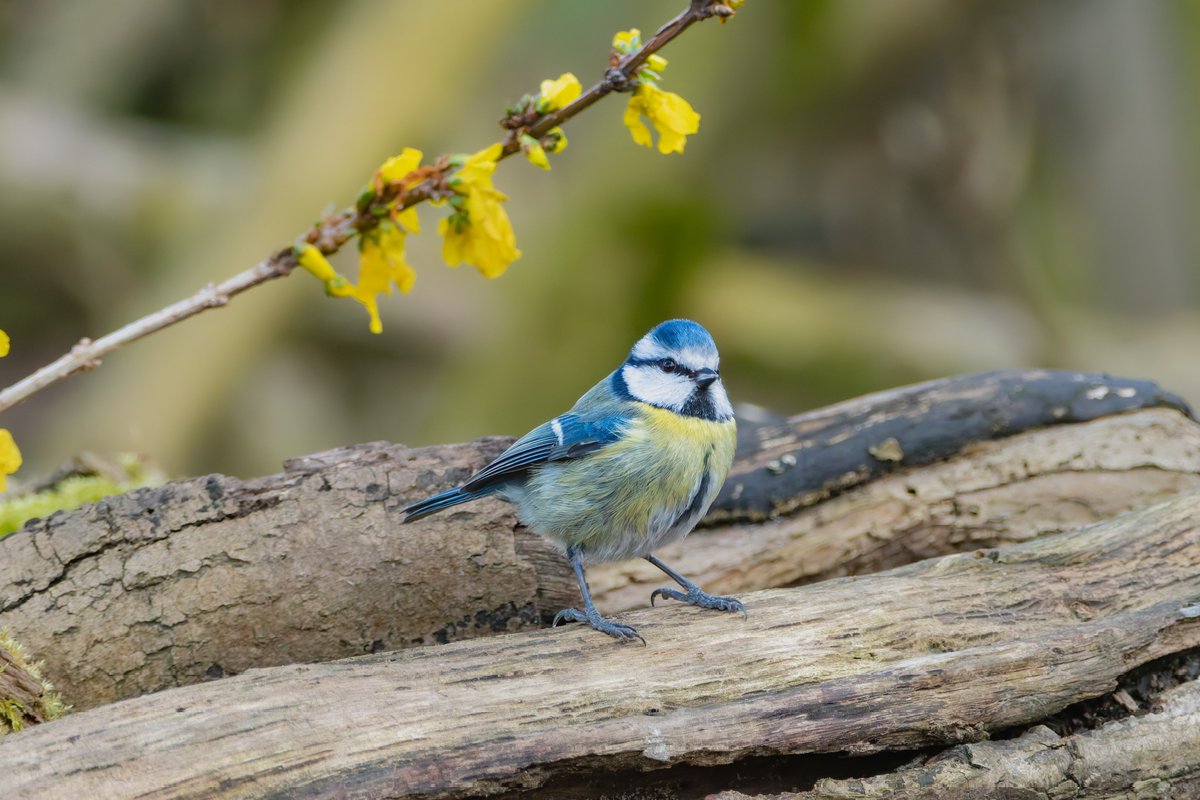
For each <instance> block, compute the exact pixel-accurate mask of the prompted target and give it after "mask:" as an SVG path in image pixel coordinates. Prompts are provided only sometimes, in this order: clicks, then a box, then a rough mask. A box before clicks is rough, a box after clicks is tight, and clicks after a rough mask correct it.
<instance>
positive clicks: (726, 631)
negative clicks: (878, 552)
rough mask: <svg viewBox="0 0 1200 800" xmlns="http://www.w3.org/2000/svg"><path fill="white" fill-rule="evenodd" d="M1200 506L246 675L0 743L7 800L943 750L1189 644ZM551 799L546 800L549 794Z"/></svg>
mask: <svg viewBox="0 0 1200 800" xmlns="http://www.w3.org/2000/svg"><path fill="white" fill-rule="evenodd" d="M1198 520H1200V493H1196V492H1193V493H1189V494H1186V495H1182V496H1180V497H1178V498H1176V499H1174V500H1171V501H1168V502H1166V503H1163V504H1160V505H1157V506H1154V507H1151V508H1147V509H1143V510H1140V511H1137V512H1134V513H1131V514H1127V515H1124V516H1122V517H1119V518H1116V519H1113V520H1109V521H1105V522H1102V523H1099V524H1097V525H1094V526H1090V527H1086V528H1081V529H1078V530H1074V531H1070V532H1066V533H1060V534H1054V535H1049V536H1046V537H1043V538H1040V539H1037V540H1035V541H1032V542H1027V543H1023V544H1017V545H1010V546H1006V547H1001V548H995V549H988V550H984V551H979V552H976V553H970V554H959V555H951V556H946V557H943V558H939V559H931V560H928V561H923V562H920V563H917V564H913V565H909V566H906V567H902V568H899V569H896V570H892V571H890V572H885V573H879V574H874V575H866V576H860V577H853V578H841V579H834V580H831V581H826V582H824V583H820V584H815V585H810V586H804V587H800V588H795V589H776V590H769V591H764V592H758V593H754V594H751V595H748V596H747V597H746V598H745V600H746V603H747V606H748V608H749V609H750V617H749V619H748V620H747V621H742V620H740V619H739V618H738V617H736V616H733V615H723V614H715V613H712V612H704V611H701V610H698V609H693V608H686V607H680V606H677V605H672V606H669V607H659V608H656V609H644V610H641V611H638V612H634V613H631V614H628V615H625V616H624V617H623V619H624V620H625V621H627V622H629V623H631V624H633V625H635V626H637V627H638V628H639V630H640V631H641V632H642V633H643V634H644V635H645V637H646V640H647V642H648V645H647V646H646V647H644V648H643V647H642V646H640V645H636V644H634V645H631V646H623V645H622V644H620V643H617V642H614V641H612V640H609V639H607V638H606V637H603V636H600V635H598V634H596V633H595V632H594V631H591V630H588V629H583V628H581V627H579V626H573V627H571V628H569V629H565V630H564V629H558V630H545V631H536V632H528V633H514V634H510V635H507V636H502V637H496V638H491V639H479V640H472V641H466V642H458V643H454V644H449V645H446V646H442V647H432V648H414V649H409V650H404V651H399V652H396V653H388V654H379V655H375V656H366V657H360V658H356V659H349V660H345V661H339V662H332V663H324V664H311V665H295V666H288V667H276V668H271V669H261V670H251V671H249V672H247V673H245V674H242V675H239V676H235V677H231V678H226V679H224V680H219V681H213V682H211V683H206V684H201V685H196V686H188V687H182V688H178V689H172V690H168V691H164V692H161V693H157V694H152V695H147V696H143V697H139V698H135V699H131V700H125V701H121V702H118V703H114V704H112V705H109V706H106V707H103V708H98V709H93V710H91V711H87V712H83V713H79V714H74V715H71V716H69V717H66V718H64V719H62V720H58V721H56V722H54V723H52V724H48V725H42V726H39V727H37V728H34V729H32V730H29V731H26V732H24V733H22V734H21V735H19V736H10V737H7V738H6V739H5V740H3V741H0V763H2V764H4V765H5V782H6V788H8V789H9V791H10V792H11V793H12V794H13V796H19V797H24V798H34V797H71V796H92V797H113V796H154V797H158V798H199V797H204V798H218V799H219V798H225V797H245V796H254V797H293V798H306V797H311V798H318V797H331V798H332V797H357V798H374V797H387V798H409V797H414V798H415V797H422V798H429V797H439V798H448V797H469V796H474V795H481V794H490V793H496V792H499V791H503V790H505V789H518V788H521V789H529V788H531V787H537V786H540V785H542V784H544V783H545V782H547V781H549V780H555V781H558V782H559V785H562V781H563V780H569V779H570V776H572V775H575V774H579V773H580V772H581V771H586V770H588V769H601V770H605V771H611V770H620V769H624V770H632V771H635V772H637V771H645V770H653V769H655V768H658V767H661V766H663V765H667V764H693V765H700V764H711V763H725V762H728V761H732V760H735V759H738V758H739V757H743V756H746V755H750V754H758V755H762V754H771V753H813V752H826V753H832V752H843V753H854V754H863V753H871V752H876V751H881V750H889V749H892V750H897V749H898V750H907V749H913V748H922V747H928V746H933V745H948V744H951V745H952V744H960V743H963V742H972V741H977V740H980V739H983V738H986V737H987V736H988V734H989V733H990V732H992V731H997V730H1001V729H1005V728H1009V727H1011V726H1015V725H1022V724H1029V723H1031V722H1034V721H1037V720H1040V719H1042V718H1044V717H1045V716H1046V715H1047V714H1050V713H1052V712H1054V711H1057V710H1059V709H1061V708H1063V707H1065V706H1067V705H1068V704H1070V703H1073V702H1076V701H1078V700H1081V699H1083V698H1088V697H1094V696H1096V695H1099V694H1102V693H1104V692H1107V691H1109V690H1111V689H1112V688H1113V687H1114V685H1115V680H1116V678H1117V677H1118V676H1119V675H1121V674H1123V673H1125V672H1126V671H1128V670H1130V669H1132V668H1134V667H1136V666H1138V665H1140V664H1144V663H1146V662H1148V661H1150V660H1152V659H1155V658H1159V657H1162V656H1165V655H1167V654H1170V653H1176V652H1180V651H1182V650H1184V649H1188V648H1192V647H1196V646H1200V613H1198V612H1200V608H1198V606H1197V603H1198V601H1200V574H1197V570H1196V568H1195V565H1196V564H1197V563H1200V522H1198ZM564 794H566V792H564Z"/></svg>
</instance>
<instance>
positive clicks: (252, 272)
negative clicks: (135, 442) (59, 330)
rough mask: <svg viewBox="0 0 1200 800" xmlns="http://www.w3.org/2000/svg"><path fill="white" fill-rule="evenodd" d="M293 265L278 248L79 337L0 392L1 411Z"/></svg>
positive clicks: (288, 254) (278, 275) (288, 253)
mask: <svg viewBox="0 0 1200 800" xmlns="http://www.w3.org/2000/svg"><path fill="white" fill-rule="evenodd" d="M295 268H296V262H295V258H294V257H293V256H292V251H291V248H288V249H287V250H281V251H280V252H278V253H276V254H275V255H273V256H271V257H270V258H268V259H266V260H265V261H260V262H259V263H257V264H255V265H254V266H253V267H251V268H250V269H248V270H246V271H244V272H240V273H238V274H237V275H234V276H233V277H232V278H230V279H228V280H226V281H224V282H223V283H220V284H211V283H210V284H209V285H208V286H205V287H204V288H203V289H201V290H200V291H199V292H197V293H196V294H194V295H192V296H191V297H189V298H187V299H185V300H180V301H179V302H178V303H174V304H172V305H169V306H167V307H166V308H163V309H159V310H158V311H155V312H154V313H153V314H148V315H146V316H144V317H142V318H141V319H139V320H137V321H135V322H131V323H129V324H128V325H125V326H124V327H121V328H118V329H117V330H115V331H113V332H112V333H110V334H108V335H107V336H104V337H101V338H99V339H96V340H95V341H92V340H91V339H87V338H84V339H80V340H79V342H78V343H77V344H76V345H75V346H74V347H72V348H71V350H70V351H69V352H68V353H66V354H65V355H63V356H61V357H60V358H59V359H58V360H57V361H54V362H52V363H50V364H47V365H46V366H44V367H42V368H41V369H39V370H38V371H37V372H34V373H33V374H32V375H29V376H28V377H26V378H24V379H22V380H20V381H18V382H16V383H14V384H13V385H12V386H9V387H8V388H7V389H4V390H3V391H0V411H3V410H4V409H7V408H11V407H13V406H15V405H16V404H17V403H20V402H21V401H22V400H25V399H26V398H27V397H29V396H30V395H31V394H33V393H35V392H38V391H41V390H42V389H45V388H46V387H47V386H49V385H51V384H53V383H56V382H58V381H61V380H62V379H63V378H67V377H70V376H71V375H74V374H75V373H77V372H84V371H87V370H90V369H95V368H96V367H98V366H100V363H101V361H103V359H104V357H105V356H107V355H108V354H109V353H111V352H113V351H114V350H117V349H118V348H120V347H123V346H125V345H127V344H129V343H130V342H133V341H136V340H138V339H141V338H142V337H143V336H148V335H150V334H151V333H155V332H156V331H160V330H162V329H163V328H166V327H169V326H171V325H174V324H175V323H177V322H181V321H183V320H185V319H187V318H188V317H193V316H195V315H196V314H199V313H200V312H201V311H206V310H208V309H210V308H220V307H221V306H224V305H225V304H226V303H228V302H229V300H230V298H232V297H234V296H235V295H239V294H241V293H242V292H244V291H246V290H247V289H250V288H252V287H254V286H257V285H259V284H260V283H265V282H266V281H269V280H271V279H272V278H282V277H283V276H285V275H287V274H289V273H290V272H291V271H292V270H294V269H295Z"/></svg>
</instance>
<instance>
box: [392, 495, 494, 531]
mask: <svg viewBox="0 0 1200 800" xmlns="http://www.w3.org/2000/svg"><path fill="white" fill-rule="evenodd" d="M485 494H486V493H485ZM481 496H482V495H481V494H480V493H479V492H465V491H463V490H462V488H461V487H459V488H457V489H451V490H450V491H448V492H442V493H441V494H435V495H434V496H433V497H427V498H425V499H424V500H422V501H421V502H419V503H413V504H412V505H411V506H409V507H408V508H406V509H404V513H405V515H406V516H405V517H404V521H405V522H406V523H407V522H415V521H417V520H419V519H422V518H424V517H428V516H429V515H430V514H436V513H437V512H439V511H441V510H442V509H445V508H450V507H451V506H456V505H458V504H459V503H465V502H467V501H468V500H474V499H475V498H477V497H481Z"/></svg>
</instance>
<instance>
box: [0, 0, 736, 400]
mask: <svg viewBox="0 0 1200 800" xmlns="http://www.w3.org/2000/svg"><path fill="white" fill-rule="evenodd" d="M732 13H733V12H732V11H731V10H730V9H729V7H728V6H725V5H724V4H722V3H720V2H718V1H717V0H691V3H690V5H689V6H688V8H687V10H685V11H683V12H682V13H680V14H679V15H678V16H676V17H675V18H674V19H672V20H671V21H670V22H668V23H667V24H666V25H664V26H663V27H662V28H660V29H659V30H658V32H657V33H655V35H654V36H653V37H651V39H650V40H649V41H648V42H646V43H645V44H644V45H643V46H642V47H641V48H640V49H639V50H637V51H636V52H635V53H632V54H630V55H629V56H628V57H627V58H626V59H625V60H624V61H623V62H622V63H621V64H619V65H618V66H617V67H616V72H617V73H618V74H620V75H622V76H623V77H624V79H625V80H626V81H628V80H630V79H631V78H632V77H633V75H634V74H635V72H636V70H637V68H638V67H639V66H641V65H642V64H643V63H645V60H646V59H647V58H649V57H650V56H651V55H652V54H654V53H655V52H657V51H658V50H661V49H662V48H663V47H665V46H666V45H667V44H668V43H669V42H671V41H672V40H673V39H675V38H676V37H677V36H679V35H680V34H681V33H683V31H685V30H687V28H688V27H690V26H691V25H692V24H693V23H695V22H698V21H700V20H703V19H707V18H709V17H712V16H720V17H726V16H729V15H731V14H732ZM612 72H613V70H610V71H609V73H610V74H611V73H612ZM614 88H615V87H614V84H613V82H612V80H610V78H609V77H606V78H605V80H603V81H601V82H600V83H598V84H596V85H595V86H593V87H592V88H590V89H588V90H587V92H585V93H583V94H582V95H580V96H579V97H578V98H576V100H575V101H574V102H572V103H570V104H569V105H567V106H565V107H564V108H561V109H558V110H556V111H554V112H552V113H550V114H547V115H545V116H544V117H542V118H540V119H539V120H538V121H537V122H536V123H535V124H533V125H532V126H531V127H530V128H529V132H530V133H531V134H532V135H534V136H538V137H541V136H544V135H545V134H546V132H547V131H549V130H550V129H551V128H553V127H555V126H558V125H562V124H563V123H565V122H567V121H568V120H570V119H572V118H574V117H575V116H577V115H578V114H580V113H581V112H582V111H584V110H585V109H587V108H588V107H590V106H591V105H593V104H594V103H596V101H598V100H599V99H600V98H602V97H604V96H605V95H607V94H609V93H611V92H612V91H614ZM519 149H520V145H519V143H518V141H517V138H516V137H513V136H510V137H509V139H508V140H507V141H506V143H505V146H504V149H503V151H502V152H501V155H500V158H501V159H503V158H507V157H509V156H511V155H512V154H513V153H516V152H517V151H518V150H519ZM443 161H444V160H443ZM447 169H448V162H446V163H443V166H442V167H441V168H440V170H439V171H437V172H436V173H435V174H434V176H433V177H432V178H430V179H429V180H426V181H424V182H422V183H420V184H419V185H417V186H415V187H412V188H409V189H407V190H403V191H402V190H400V189H399V188H397V187H388V188H385V189H384V190H383V191H381V192H378V193H377V196H376V197H375V198H374V199H373V200H371V201H370V203H368V204H367V205H368V207H367V208H364V209H361V210H360V209H359V208H348V209H344V210H342V211H340V212H337V213H335V214H331V215H328V216H326V217H325V218H324V219H323V220H322V222H321V223H320V224H319V225H317V226H316V227H314V228H313V229H311V230H309V231H308V232H307V233H306V234H305V235H304V236H302V237H301V238H302V239H303V240H304V241H307V242H309V243H315V244H317V245H318V247H319V249H320V250H321V251H322V252H323V253H324V254H325V255H329V254H331V253H333V252H336V251H337V250H338V249H340V248H341V247H342V246H343V245H344V244H345V243H346V242H348V241H349V240H350V239H351V238H352V237H353V236H355V235H357V234H359V233H361V232H363V231H366V230H370V229H371V228H373V227H374V226H375V225H377V224H378V222H379V218H378V217H377V216H375V215H374V214H371V213H369V211H370V206H374V205H376V204H379V203H386V202H388V201H390V200H394V199H396V198H397V197H398V196H401V195H402V196H401V197H400V199H401V202H400V203H399V208H409V207H411V206H414V205H416V204H418V203H421V202H424V201H426V200H430V199H434V198H436V197H438V196H439V193H440V192H442V191H443V190H444V186H443V184H444V178H445V177H446V174H447ZM296 266H297V263H296V257H295V256H294V254H293V253H292V251H291V249H290V248H286V249H283V250H280V251H278V252H277V253H275V254H274V255H272V256H271V257H269V258H267V259H264V260H263V261H261V262H259V263H258V264H256V265H255V266H253V267H251V268H250V269H248V270H245V271H244V272H241V273H238V274H237V275H235V276H233V277H232V278H229V279H228V280H226V281H224V282H223V283H220V284H217V285H215V286H214V285H212V284H210V285H209V286H207V287H205V288H203V289H201V290H200V291H199V292H197V293H196V294H194V295H192V296H191V297H189V298H186V299H184V300H181V301H179V302H177V303H175V304H173V305H170V306H167V307H166V308H163V309H161V310H159V311H156V312H154V313H152V314H148V315H147V316H145V317H142V318H141V319H138V320H136V321H134V322H131V323H129V324H128V325H125V326H123V327H121V328H119V329H117V330H115V331H113V332H112V333H109V334H108V335H106V336H103V337H101V338H99V339H96V340H95V341H93V340H90V339H86V338H85V339H82V340H80V341H79V343H78V344H76V345H75V346H74V347H73V348H71V350H70V352H68V353H66V354H64V355H63V356H61V357H60V358H58V359H57V360H55V361H54V362H52V363H50V364H48V365H46V366H45V367H42V368H41V369H39V370H37V371H36V372H34V373H33V374H31V375H29V376H27V377H25V378H23V379H21V380H20V381H18V382H17V383H15V384H12V385H11V386H9V387H7V388H6V389H4V390H3V391H0V412H2V411H4V410H6V409H9V408H12V407H13V406H15V405H17V404H18V403H21V402H23V401H24V400H26V399H27V398H29V397H30V396H31V395H33V394H35V393H36V392H39V391H41V390H42V389H45V388H46V387H47V386H50V385H52V384H54V383H57V382H58V381H61V380H63V379H65V378H68V377H70V376H71V375H74V374H76V373H78V372H83V371H86V370H90V369H95V368H96V367H98V366H99V365H100V364H101V362H102V361H103V359H104V358H105V357H106V356H108V355H109V354H110V353H112V352H114V351H115V350H117V349H119V348H121V347H123V346H125V345H127V344H130V343H131V342H134V341H137V340H138V339H141V338H142V337H144V336H148V335H150V334H152V333H155V332H157V331H160V330H162V329H164V328H168V327H170V326H172V325H175V324H177V323H179V322H182V321H184V320H185V319H188V318H190V317H193V316H195V315H196V314H199V313H200V312H202V311H206V310H208V309H210V308H219V307H221V306H224V305H226V304H227V303H228V302H229V300H230V299H232V298H233V297H235V296H236V295H238V294H240V293H242V292H244V291H246V290H247V289H251V288H253V287H255V286H258V285H259V284H262V283H266V282H267V281H269V280H273V279H275V278H282V277H285V276H287V275H289V274H291V273H292V271H294V270H295V268H296Z"/></svg>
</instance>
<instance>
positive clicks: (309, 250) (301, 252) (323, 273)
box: [296, 243, 338, 283]
mask: <svg viewBox="0 0 1200 800" xmlns="http://www.w3.org/2000/svg"><path fill="white" fill-rule="evenodd" d="M297 249H298V252H297V253H296V263H297V264H299V265H300V266H302V267H304V268H305V269H306V270H308V271H309V272H311V273H312V274H313V277H315V278H316V279H317V280H319V281H323V282H325V283H329V282H330V281H332V280H335V279H336V278H337V277H338V274H337V272H336V271H334V269H333V265H332V264H330V263H329V259H327V258H325V254H324V253H322V252H321V251H320V250H318V249H317V248H316V247H314V246H313V245H311V244H307V243H306V244H304V245H298V246H297Z"/></svg>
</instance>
